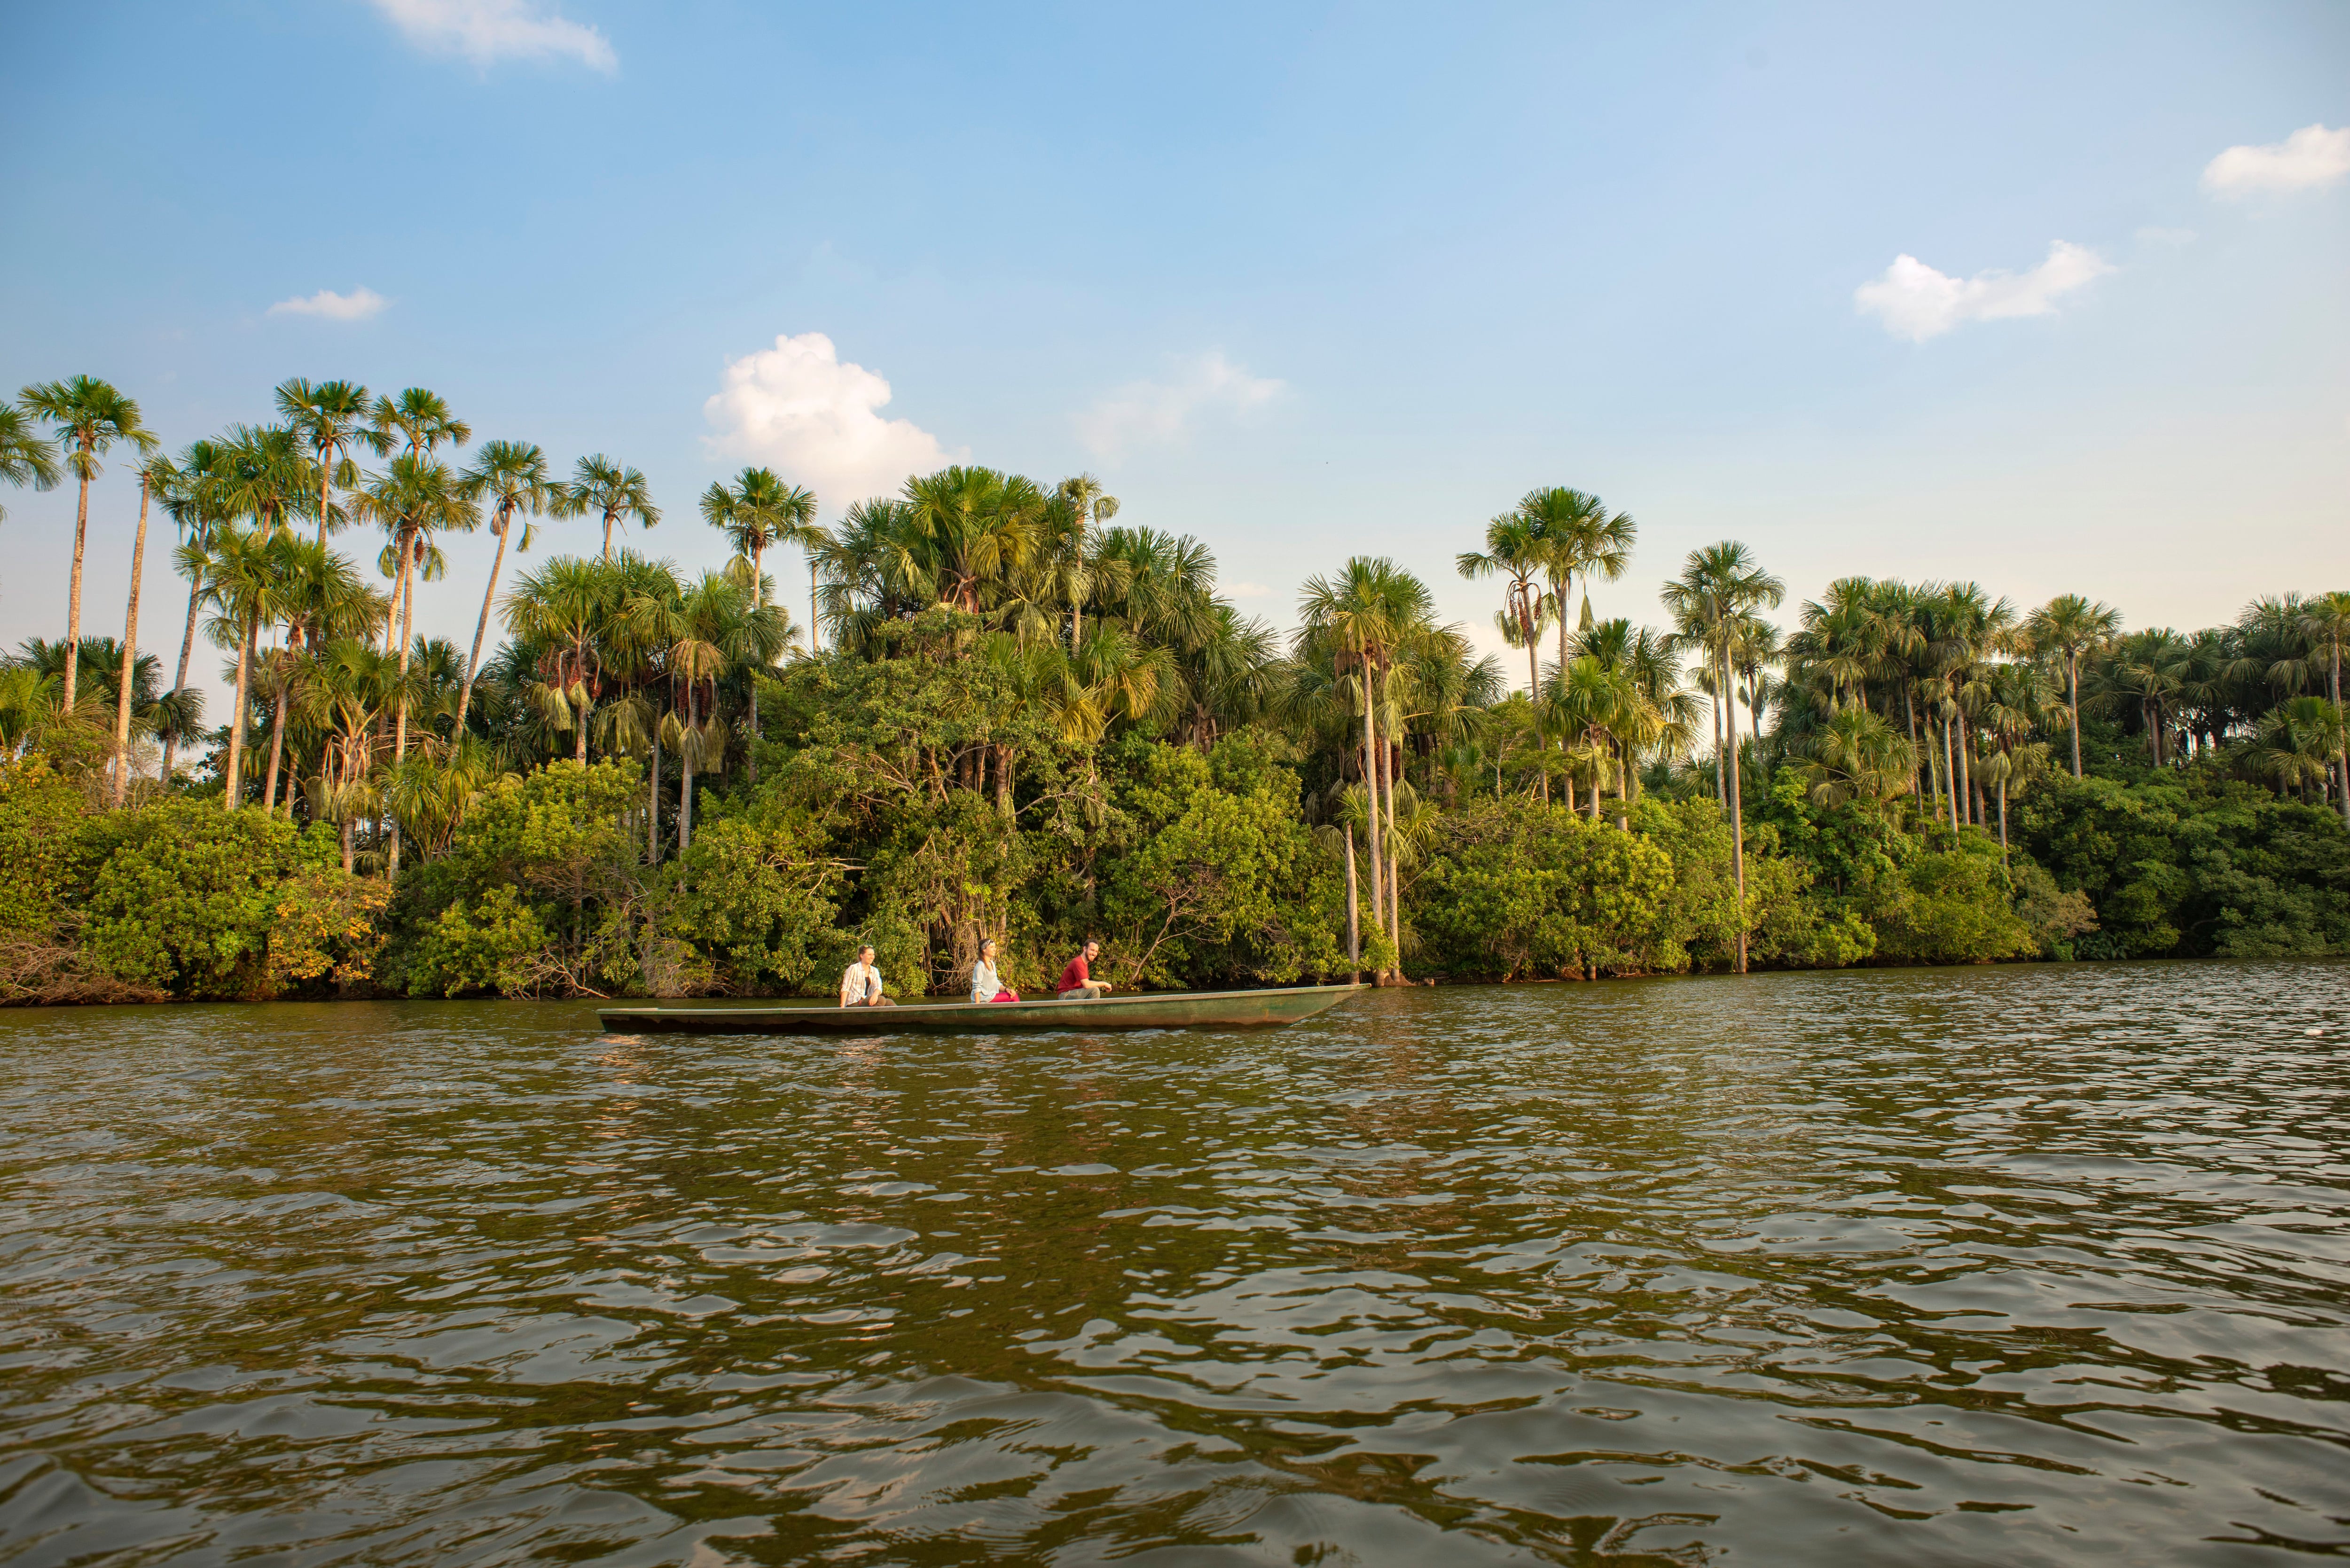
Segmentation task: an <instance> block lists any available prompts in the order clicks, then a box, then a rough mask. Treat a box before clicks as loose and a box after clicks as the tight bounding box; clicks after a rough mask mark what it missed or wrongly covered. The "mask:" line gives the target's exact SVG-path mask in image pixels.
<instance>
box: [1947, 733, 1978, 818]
mask: <svg viewBox="0 0 2350 1568" xmlns="http://www.w3.org/2000/svg"><path fill="white" fill-rule="evenodd" d="M1950 725H1951V727H1952V728H1953V729H1955V730H1957V731H1958V732H1959V734H1958V746H1959V794H1960V800H1961V803H1962V804H1963V805H1964V808H1965V812H1966V820H1967V822H1968V823H1969V825H1970V826H1971V825H1972V824H1975V823H1978V822H1981V820H1982V813H1981V812H1980V811H1978V810H1977V809H1975V776H1974V767H1973V764H1972V763H1970V761H1969V759H1968V757H1967V753H1969V752H1970V751H1972V750H1974V739H1975V738H1974V736H1973V734H1972V733H1970V731H1969V729H1968V727H1967V726H1966V725H1965V724H1963V723H1961V722H1960V721H1959V720H1957V719H1953V720H1951V721H1950Z"/></svg>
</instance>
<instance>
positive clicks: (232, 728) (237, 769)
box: [221, 629, 253, 811]
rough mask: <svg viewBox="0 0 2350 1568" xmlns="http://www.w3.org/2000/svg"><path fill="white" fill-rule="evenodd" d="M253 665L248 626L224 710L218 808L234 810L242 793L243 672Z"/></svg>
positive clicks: (240, 642) (244, 676)
mask: <svg viewBox="0 0 2350 1568" xmlns="http://www.w3.org/2000/svg"><path fill="white" fill-rule="evenodd" d="M252 668H253V632H252V631H251V630H250V629H248V630H247V631H246V632H245V634H244V636H243V637H242V638H239V639H237V644H236V696H235V698H234V700H233V701H231V702H230V703H229V711H228V772H227V774H225V775H224V778H225V781H226V787H225V788H224V789H223V790H222V791H221V807H222V809H223V810H224V811H234V810H235V809H236V807H237V797H238V796H239V795H241V794H244V787H243V786H244V690H245V680H246V676H247V674H248V673H249V672H250V671H251V670H252Z"/></svg>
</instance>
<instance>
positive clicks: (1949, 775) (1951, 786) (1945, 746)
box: [1942, 719, 1959, 835]
mask: <svg viewBox="0 0 2350 1568" xmlns="http://www.w3.org/2000/svg"><path fill="white" fill-rule="evenodd" d="M1954 728H1956V726H1955V725H1953V724H1952V723H1951V722H1950V720H1948V719H1945V720H1943V721H1942V801H1943V804H1944V805H1946V806H1948V807H1949V808H1950V809H1949V812H1948V815H1949V816H1950V832H1951V833H1952V834H1954V835H1955V834H1956V833H1957V832H1958V831H1959V765H1958V762H1957V760H1956V756H1955V753H1953V752H1952V751H1951V749H1950V731H1951V730H1952V729H1954Z"/></svg>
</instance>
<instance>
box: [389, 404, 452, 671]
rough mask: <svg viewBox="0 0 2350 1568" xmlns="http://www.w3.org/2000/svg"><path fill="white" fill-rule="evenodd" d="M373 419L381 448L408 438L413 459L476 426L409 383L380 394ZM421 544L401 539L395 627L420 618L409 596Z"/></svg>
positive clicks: (395, 566) (394, 586)
mask: <svg viewBox="0 0 2350 1568" xmlns="http://www.w3.org/2000/svg"><path fill="white" fill-rule="evenodd" d="M369 422H370V423H371V424H372V425H373V426H374V427H375V431H376V434H377V436H378V437H379V438H380V440H381V441H383V442H384V445H383V446H382V447H381V448H380V450H382V451H387V452H388V451H390V448H391V446H392V445H393V444H395V443H399V442H405V443H406V444H407V447H408V452H407V455H408V457H409V458H410V460H411V462H421V460H422V459H423V458H425V457H428V456H430V455H431V454H432V453H433V452H438V451H439V450H440V449H441V447H442V445H443V444H446V445H449V446H452V447H455V446H463V445H464V444H465V443H466V442H467V441H472V440H473V426H471V425H469V424H467V423H466V422H465V421H463V420H461V419H459V418H458V417H457V416H456V415H455V414H454V413H452V412H451V411H450V409H449V404H448V401H447V400H445V399H443V398H442V396H441V394H440V393H438V392H432V391H427V390H426V389H424V388H422V387H409V388H407V389H403V390H402V391H400V393H399V394H398V395H397V396H391V397H380V398H378V399H377V400H375V407H374V408H373V409H372V410H370V411H369ZM363 510H364V508H363ZM420 544H421V542H420V541H418V540H416V539H414V538H404V539H401V540H400V541H398V545H399V548H398V552H397V559H396V560H395V561H394V562H393V565H392V571H391V576H392V579H393V580H392V588H391V625H392V627H393V629H395V630H400V628H405V627H410V626H413V625H414V624H415V621H416V617H415V614H414V613H413V611H412V609H411V607H410V606H409V604H408V602H407V599H408V594H409V592H410V590H411V586H412V576H413V574H412V571H411V567H412V566H413V562H412V561H411V559H410V556H411V548H412V547H416V546H419V545H420ZM400 635H401V639H402V640H403V641H404V640H406V633H405V632H404V631H401V633H400Z"/></svg>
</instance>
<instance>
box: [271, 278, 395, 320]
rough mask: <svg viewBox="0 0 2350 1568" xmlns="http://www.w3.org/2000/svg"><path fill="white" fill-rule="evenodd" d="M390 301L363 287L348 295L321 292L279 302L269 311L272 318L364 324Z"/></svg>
mask: <svg viewBox="0 0 2350 1568" xmlns="http://www.w3.org/2000/svg"><path fill="white" fill-rule="evenodd" d="M390 303H391V301H390V300H388V299H386V298H385V297H384V296H381V295H380V294H378V293H377V292H376V291H375V290H373V289H371V288H369V287H367V286H364V285H362V286H360V287H358V288H355V289H353V290H351V291H350V293H348V294H337V293H336V292H335V291H334V290H333V289H331V288H322V289H320V290H319V291H318V292H317V293H316V294H313V295H310V296H307V297H304V296H296V297H295V298H293V299H281V300H279V301H278V302H277V303H276V304H275V305H273V306H270V307H269V314H270V315H272V316H323V317H326V318H327V319H328V320H329V321H365V320H366V319H367V318H368V317H370V316H373V315H376V314H377V313H378V312H380V311H381V310H382V309H383V308H384V307H385V306H389V305H390Z"/></svg>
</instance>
